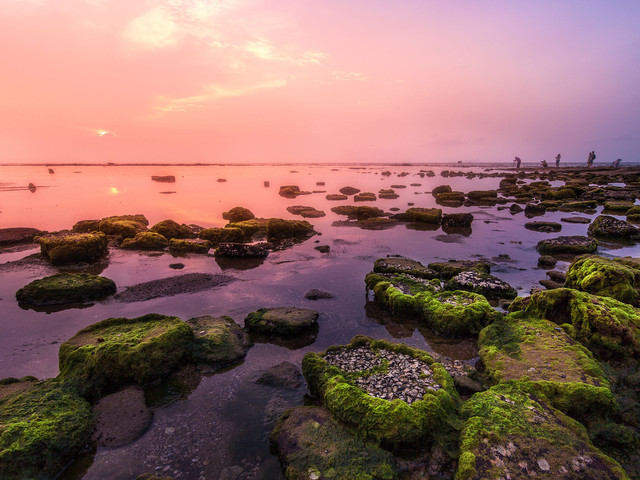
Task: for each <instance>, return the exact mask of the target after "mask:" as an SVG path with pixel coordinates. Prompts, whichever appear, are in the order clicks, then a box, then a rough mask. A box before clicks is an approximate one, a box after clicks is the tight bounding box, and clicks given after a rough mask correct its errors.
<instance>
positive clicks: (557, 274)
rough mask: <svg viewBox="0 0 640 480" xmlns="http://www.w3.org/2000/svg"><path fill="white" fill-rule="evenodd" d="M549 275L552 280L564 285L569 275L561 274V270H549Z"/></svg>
mask: <svg viewBox="0 0 640 480" xmlns="http://www.w3.org/2000/svg"><path fill="white" fill-rule="evenodd" d="M547 275H548V276H549V278H550V279H551V280H553V281H554V282H558V283H564V282H565V280H566V279H567V274H566V273H565V272H561V271H559V270H549V271H548V272H547Z"/></svg>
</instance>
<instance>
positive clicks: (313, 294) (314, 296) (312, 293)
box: [304, 288, 333, 300]
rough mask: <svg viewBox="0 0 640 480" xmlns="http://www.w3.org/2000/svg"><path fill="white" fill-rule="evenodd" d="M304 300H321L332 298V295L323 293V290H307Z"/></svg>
mask: <svg viewBox="0 0 640 480" xmlns="http://www.w3.org/2000/svg"><path fill="white" fill-rule="evenodd" d="M304 298H308V299H309V300H319V299H321V298H333V294H332V293H329V292H325V291H324V290H318V289H317V288H312V289H311V290H307V291H306V292H305V294H304Z"/></svg>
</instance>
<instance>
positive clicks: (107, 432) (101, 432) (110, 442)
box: [92, 387, 153, 447]
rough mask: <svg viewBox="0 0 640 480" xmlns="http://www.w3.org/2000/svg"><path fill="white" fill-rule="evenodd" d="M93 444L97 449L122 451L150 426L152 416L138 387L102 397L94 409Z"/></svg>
mask: <svg viewBox="0 0 640 480" xmlns="http://www.w3.org/2000/svg"><path fill="white" fill-rule="evenodd" d="M93 416H94V420H93V425H94V428H95V430H94V431H93V435H92V440H93V442H94V444H95V445H97V446H98V447H121V446H123V445H127V444H129V443H131V442H133V441H134V440H137V439H138V438H139V437H140V436H141V435H142V434H143V433H144V432H145V431H146V430H147V428H149V425H150V424H151V420H152V418H153V413H152V412H151V410H150V409H149V408H148V407H147V405H146V404H145V400H144V391H143V390H142V388H140V387H128V388H125V389H123V390H120V391H119V392H116V393H112V394H110V395H106V396H104V397H102V398H101V399H100V400H98V402H97V403H96V404H95V405H94V406H93Z"/></svg>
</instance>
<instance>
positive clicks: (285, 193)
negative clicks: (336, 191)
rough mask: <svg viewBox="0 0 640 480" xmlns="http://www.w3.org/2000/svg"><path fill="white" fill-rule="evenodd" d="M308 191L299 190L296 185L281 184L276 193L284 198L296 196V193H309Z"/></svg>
mask: <svg viewBox="0 0 640 480" xmlns="http://www.w3.org/2000/svg"><path fill="white" fill-rule="evenodd" d="M310 193H311V192H306V191H302V190H300V187H298V186H297V185H283V186H281V187H280V191H279V192H278V195H280V196H281V197H285V198H296V197H297V196H298V195H309V194H310Z"/></svg>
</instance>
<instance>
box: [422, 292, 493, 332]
mask: <svg viewBox="0 0 640 480" xmlns="http://www.w3.org/2000/svg"><path fill="white" fill-rule="evenodd" d="M416 297H417V298H416V311H417V313H418V314H419V315H420V318H421V319H422V320H423V321H424V322H425V323H426V325H427V326H429V327H430V328H431V329H433V330H434V331H435V332H437V333H439V334H441V335H449V336H457V337H459V336H469V335H475V334H477V333H478V332H479V331H480V330H481V329H482V328H483V327H484V326H486V325H487V324H489V323H491V322H492V321H493V320H494V319H495V318H496V317H497V316H498V313H497V312H496V311H495V310H494V309H493V308H492V307H491V305H490V304H489V302H488V301H487V299H486V298H485V297H484V296H482V295H479V294H477V293H473V292H466V291H460V290H459V291H455V292H441V293H435V294H429V293H422V294H418V295H417V296H416Z"/></svg>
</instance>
